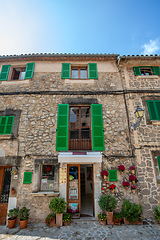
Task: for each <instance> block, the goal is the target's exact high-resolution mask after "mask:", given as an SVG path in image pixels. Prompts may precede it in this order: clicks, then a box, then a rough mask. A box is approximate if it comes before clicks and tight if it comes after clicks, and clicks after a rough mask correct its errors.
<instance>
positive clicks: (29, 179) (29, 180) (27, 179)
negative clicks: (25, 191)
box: [23, 172, 32, 184]
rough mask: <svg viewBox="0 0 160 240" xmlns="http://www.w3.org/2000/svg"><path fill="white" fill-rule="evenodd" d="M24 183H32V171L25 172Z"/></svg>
mask: <svg viewBox="0 0 160 240" xmlns="http://www.w3.org/2000/svg"><path fill="white" fill-rule="evenodd" d="M23 183H24V184H30V183H32V172H24V178H23Z"/></svg>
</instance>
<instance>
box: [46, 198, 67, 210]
mask: <svg viewBox="0 0 160 240" xmlns="http://www.w3.org/2000/svg"><path fill="white" fill-rule="evenodd" d="M66 205H67V203H66V202H65V200H64V198H62V197H60V198H58V197H54V198H52V199H51V201H50V204H49V208H50V209H51V210H52V211H54V213H58V214H60V213H63V212H65V210H66V208H67V206H66Z"/></svg>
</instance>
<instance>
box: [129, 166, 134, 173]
mask: <svg viewBox="0 0 160 240" xmlns="http://www.w3.org/2000/svg"><path fill="white" fill-rule="evenodd" d="M135 169H136V168H135V167H134V166H131V167H130V168H129V170H130V171H131V173H132V174H135Z"/></svg>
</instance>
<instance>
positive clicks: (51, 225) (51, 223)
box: [49, 219, 56, 228]
mask: <svg viewBox="0 0 160 240" xmlns="http://www.w3.org/2000/svg"><path fill="white" fill-rule="evenodd" d="M55 226H56V223H55V219H54V220H53V221H52V222H50V224H49V227H50V228H51V227H55Z"/></svg>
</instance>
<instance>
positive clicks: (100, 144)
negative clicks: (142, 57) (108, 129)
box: [56, 104, 105, 151]
mask: <svg viewBox="0 0 160 240" xmlns="http://www.w3.org/2000/svg"><path fill="white" fill-rule="evenodd" d="M91 123H92V124H91ZM56 150H57V151H68V150H93V151H104V150H105V146H104V132H103V115H102V105H101V104H91V105H90V106H87V105H86V106H69V104H59V105H58V116H57V137H56Z"/></svg>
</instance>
